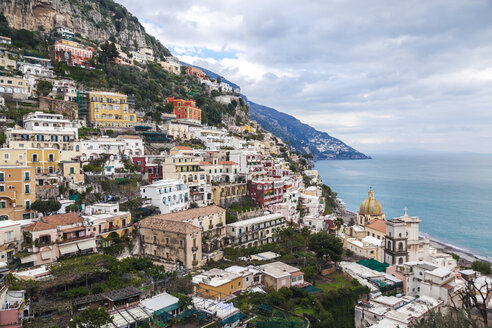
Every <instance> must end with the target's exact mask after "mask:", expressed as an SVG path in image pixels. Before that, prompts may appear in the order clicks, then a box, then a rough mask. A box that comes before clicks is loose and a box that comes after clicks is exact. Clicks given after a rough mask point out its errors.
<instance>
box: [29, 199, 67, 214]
mask: <svg viewBox="0 0 492 328" xmlns="http://www.w3.org/2000/svg"><path fill="white" fill-rule="evenodd" d="M31 208H32V209H33V210H35V211H38V212H41V213H43V215H44V216H48V215H51V214H53V213H55V212H57V211H58V210H59V209H60V208H61V204H60V202H59V201H57V200H54V199H50V200H37V201H35V202H34V203H32V205H31Z"/></svg>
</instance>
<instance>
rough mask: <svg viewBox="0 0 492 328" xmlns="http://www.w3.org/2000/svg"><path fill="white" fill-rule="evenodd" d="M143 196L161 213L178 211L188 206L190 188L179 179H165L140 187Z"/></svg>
mask: <svg viewBox="0 0 492 328" xmlns="http://www.w3.org/2000/svg"><path fill="white" fill-rule="evenodd" d="M140 195H141V196H142V197H143V198H150V199H151V200H152V205H153V206H155V207H158V208H159V210H160V211H161V214H168V213H172V212H179V211H184V210H186V209H188V207H189V206H190V189H189V188H188V186H187V185H186V184H184V183H183V182H182V181H180V180H173V179H166V180H159V181H156V182H154V183H153V184H151V185H148V186H144V187H141V188H140Z"/></svg>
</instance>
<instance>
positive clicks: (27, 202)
mask: <svg viewBox="0 0 492 328" xmlns="http://www.w3.org/2000/svg"><path fill="white" fill-rule="evenodd" d="M30 209H31V201H30V200H26V210H30Z"/></svg>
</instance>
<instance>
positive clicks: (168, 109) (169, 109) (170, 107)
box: [164, 103, 174, 114]
mask: <svg viewBox="0 0 492 328" xmlns="http://www.w3.org/2000/svg"><path fill="white" fill-rule="evenodd" d="M164 113H168V114H172V113H174V105H173V104H172V103H166V104H165V105H164Z"/></svg>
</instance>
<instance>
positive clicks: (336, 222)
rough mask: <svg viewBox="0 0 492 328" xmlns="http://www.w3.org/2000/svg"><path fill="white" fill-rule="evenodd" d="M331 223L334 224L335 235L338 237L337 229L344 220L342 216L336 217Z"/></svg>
mask: <svg viewBox="0 0 492 328" xmlns="http://www.w3.org/2000/svg"><path fill="white" fill-rule="evenodd" d="M333 223H334V224H335V228H336V229H337V230H336V236H337V237H338V230H340V227H342V226H343V224H344V222H343V219H342V218H336V219H335V220H334V221H333Z"/></svg>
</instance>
